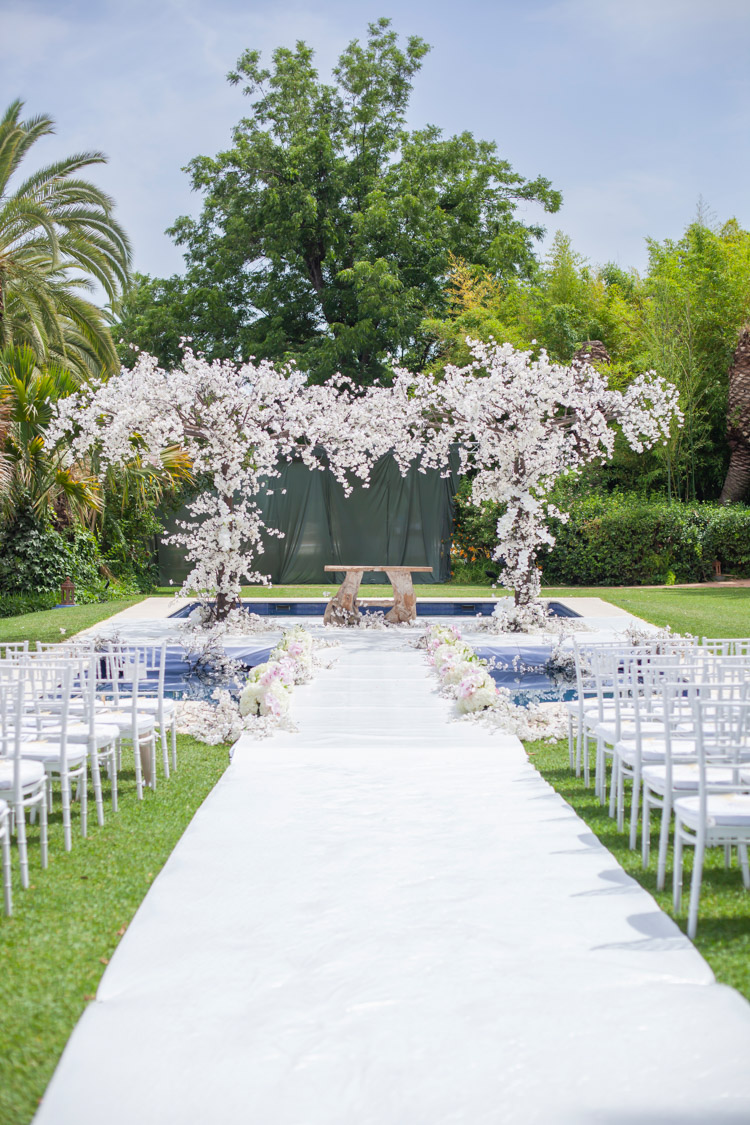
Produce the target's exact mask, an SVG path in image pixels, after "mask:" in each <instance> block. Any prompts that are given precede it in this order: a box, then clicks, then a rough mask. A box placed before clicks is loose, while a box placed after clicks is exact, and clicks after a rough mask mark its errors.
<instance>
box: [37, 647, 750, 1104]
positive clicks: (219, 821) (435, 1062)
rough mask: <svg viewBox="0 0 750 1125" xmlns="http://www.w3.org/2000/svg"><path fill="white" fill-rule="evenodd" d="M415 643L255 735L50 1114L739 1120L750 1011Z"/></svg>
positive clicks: (195, 833) (62, 1075)
mask: <svg viewBox="0 0 750 1125" xmlns="http://www.w3.org/2000/svg"><path fill="white" fill-rule="evenodd" d="M408 640H409V635H408V632H407V633H404V632H401V631H397V632H396V631H389V632H380V633H379V632H371V631H361V630H358V631H353V632H352V633H351V634H345V636H344V648H343V654H342V656H341V658H340V659H339V661H338V664H337V665H336V666H335V667H334V668H333V669H332V670H330V671H325V672H321V673H320V674H319V676H318V678H317V679H316V681H315V683H314V684H313V685H310V686H308V687H305V688H300V689H298V690H297V692H296V693H295V697H294V704H293V710H294V715H295V718H296V720H297V722H298V724H299V728H300V730H299V733H298V734H296V735H280V736H277V737H275V738H273V739H270V740H267V741H264V742H254V741H251V740H249V739H248V740H243V742H242V743H241V744H240V745H239V746H238V749H237V751H236V753H235V758H234V761H233V764H232V766H231V767H230V768H229V770H228V771H227V773H226V774H225V775H224V777H223V778H222V780H221V781H220V782H219V784H218V785H217V787H216V788H215V790H214V791H213V793H212V794H211V795H210V797H209V798H208V800H207V801H206V802H205V804H204V805H203V807H202V808H201V809H200V811H199V812H198V814H197V816H196V817H195V819H194V820H193V822H192V824H191V825H190V827H189V829H188V830H187V832H186V833H185V835H184V837H183V839H182V840H181V842H180V844H179V845H178V847H177V849H176V850H175V852H174V853H173V855H172V857H171V858H170V860H169V862H168V863H167V865H166V866H165V868H164V870H163V871H162V873H161V874H160V875H159V877H158V878H157V879H156V880H155V882H154V884H153V886H152V888H151V890H150V891H149V893H148V895H147V897H146V899H145V901H144V903H143V905H142V907H141V909H140V910H139V911H138V914H137V915H136V918H135V920H134V922H133V923H132V925H131V926H130V928H129V929H128V931H127V933H126V935H125V937H124V938H123V940H122V942H121V944H120V946H119V947H118V949H117V952H116V953H115V955H114V957H113V959H112V962H111V964H110V965H109V967H108V968H107V971H106V973H105V975H104V977H103V979H102V982H101V985H100V988H99V992H98V997H97V1001H96V1002H95V1003H93V1004H91V1005H90V1006H89V1007H88V1009H87V1011H86V1013H85V1014H84V1016H83V1018H82V1020H81V1021H80V1023H79V1025H78V1027H77V1029H76V1031H75V1032H74V1034H73V1036H72V1038H71V1041H70V1043H69V1045H68V1047H67V1049H66V1051H65V1054H64V1055H63V1058H62V1061H61V1063H60V1066H59V1067H58V1070H57V1072H56V1074H55V1076H54V1078H53V1080H52V1083H51V1085H50V1088H49V1090H48V1092H47V1094H46V1096H45V1098H44V1101H43V1103H42V1106H41V1108H40V1110H39V1113H38V1116H37V1119H36V1120H37V1123H38V1125H74V1123H75V1125H101V1123H102V1122H107V1125H132V1123H133V1122H138V1125H171V1123H172V1122H174V1123H175V1125H199V1123H200V1125H206V1123H209V1122H210V1123H212V1125H229V1123H230V1122H231V1123H233V1125H234V1123H241V1125H244V1123H245V1122H247V1123H249V1125H485V1123H486V1125H516V1123H517V1125H537V1123H538V1125H626V1123H628V1125H629V1123H633V1125H636V1123H637V1125H657V1123H658V1125H677V1123H678V1122H679V1123H680V1125H699V1123H700V1125H716V1123H720V1122H721V1123H732V1125H740V1123H741V1122H742V1123H747V1122H748V1121H750V1065H748V1064H749V1063H750V1006H748V1005H747V1004H746V1003H745V1001H744V1000H743V999H742V998H741V997H740V996H739V995H738V994H737V993H735V992H733V991H732V990H731V989H728V988H724V987H722V986H719V985H717V984H716V983H715V982H714V980H713V977H712V974H711V972H710V970H709V969H708V967H707V965H706V964H705V962H704V961H703V960H702V958H701V957H700V956H699V955H698V954H697V952H696V951H695V950H694V948H693V946H692V945H691V944H690V943H689V942H688V941H687V939H686V938H685V937H683V935H682V934H681V933H680V931H679V930H678V929H677V928H676V926H674V924H673V923H672V922H671V921H670V920H669V918H668V917H667V916H666V915H664V914H663V913H662V912H661V911H660V910H659V909H658V908H657V906H656V904H655V903H654V901H653V900H652V899H651V897H650V896H649V895H647V894H646V893H645V892H644V891H643V890H641V889H640V887H639V886H638V885H637V884H636V883H634V882H633V881H632V880H631V879H629V878H628V877H627V876H626V875H625V873H624V872H623V871H622V869H621V868H620V867H619V866H618V865H617V863H616V862H615V860H614V859H613V858H612V856H611V855H610V854H609V853H608V852H607V851H606V850H605V849H604V848H603V847H602V846H601V845H600V844H599V843H598V841H597V840H596V838H595V837H594V836H593V835H592V834H591V832H590V831H589V830H588V829H587V828H586V826H585V824H583V822H582V821H580V820H579V819H578V818H577V817H576V816H575V814H574V813H573V812H572V810H571V809H570V808H569V807H568V806H567V805H566V804H565V803H564V802H563V801H562V800H561V799H560V798H559V797H558V796H557V795H556V794H555V793H554V791H553V790H551V789H550V788H549V787H548V786H547V785H546V783H545V782H544V781H543V780H542V779H541V778H540V777H539V775H538V774H537V773H536V771H535V770H534V769H533V768H532V767H531V766H530V765H529V764H528V762H527V760H526V758H525V755H524V753H523V750H522V747H521V746H520V744H519V743H518V742H517V741H516V740H515V739H514V738H511V737H502V736H489V735H486V734H483V733H482V732H481V731H480V730H479V729H477V728H475V727H474V726H473V725H471V724H466V723H462V724H453V723H448V722H446V721H445V720H446V717H447V706H448V705H447V704H446V703H445V701H443V700H441V699H440V698H439V697H438V696H436V695H435V693H434V688H433V682H432V679H431V677H430V676H429V675H428V672H427V670H426V666H425V663H424V661H423V659H422V657H421V655H420V654H419V653H417V652H415V651H414V650H413V649H411V648H410V647H409V645H408Z"/></svg>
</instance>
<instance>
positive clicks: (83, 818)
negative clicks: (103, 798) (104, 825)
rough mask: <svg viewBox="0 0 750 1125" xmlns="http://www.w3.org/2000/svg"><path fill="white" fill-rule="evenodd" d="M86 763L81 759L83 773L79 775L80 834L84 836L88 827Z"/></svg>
mask: <svg viewBox="0 0 750 1125" xmlns="http://www.w3.org/2000/svg"><path fill="white" fill-rule="evenodd" d="M86 766H87V763H86V759H85V758H84V760H83V775H82V777H81V835H82V836H86V834H87V832H88V827H89V785H88V777H87V768H86Z"/></svg>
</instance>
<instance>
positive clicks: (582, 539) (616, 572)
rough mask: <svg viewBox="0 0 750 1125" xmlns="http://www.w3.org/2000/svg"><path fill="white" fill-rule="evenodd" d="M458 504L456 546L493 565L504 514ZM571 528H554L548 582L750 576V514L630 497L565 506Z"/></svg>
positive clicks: (460, 499)
mask: <svg viewBox="0 0 750 1125" xmlns="http://www.w3.org/2000/svg"><path fill="white" fill-rule="evenodd" d="M467 496H468V493H467V492H466V491H465V490H462V491H460V492H459V495H458V496H457V500H456V529H457V530H456V533H455V538H454V544H456V543H458V544H459V547H460V551H461V552H463V554H462V555H461V556H460V557H461V558H465V559H466V560H469V561H474V560H476V559H488V558H489V556H490V552H491V551H492V548H493V546H494V542H495V539H494V530H495V523H496V520H497V516H498V514H499V512H498V511H497V510H496V509H495V510H491V506H490V505H483V507H482V509H473V511H469V510H468V509H470V508H472V507H473V506H472V505H470V504H469V503H468V499H467ZM562 507H563V508H567V510H568V511H569V512H570V518H569V520H568V522H567V523H563V522H562V521H560V520H553V521H551V528H552V531H553V533H554V535H555V538H556V543H555V546H554V547H553V548H552V549H551V550H548V551H546V552H545V553H544V554H543V555H542V556H541V559H540V561H541V565H542V572H543V576H544V582H545V583H546V584H547V585H565V586H576V585H578V586H615V585H616V586H639V585H652V584H661V583H664V584H667V585H671V584H672V583H673V582H700V581H703V580H705V579H707V578H710V577H711V575H712V574H713V564H714V559H718V560H719V562H720V563H721V568H722V571H723V572H724V573H725V574H736V575H749V574H750V507H747V506H745V505H739V504H738V505H733V506H731V507H722V506H720V505H719V504H715V503H680V502H678V501H672V502H670V501H667V500H662V499H653V498H647V497H643V496H640V495H632V494H613V495H608V496H602V495H598V494H597V495H591V496H585V497H582V498H578V499H574V500H567V499H566V500H565V501H564V502H563V503H562Z"/></svg>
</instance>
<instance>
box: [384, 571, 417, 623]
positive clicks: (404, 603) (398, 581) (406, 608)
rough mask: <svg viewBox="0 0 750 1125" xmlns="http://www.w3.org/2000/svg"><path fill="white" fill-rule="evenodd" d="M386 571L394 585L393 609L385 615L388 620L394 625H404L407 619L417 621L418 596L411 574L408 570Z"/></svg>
mask: <svg viewBox="0 0 750 1125" xmlns="http://www.w3.org/2000/svg"><path fill="white" fill-rule="evenodd" d="M385 573H386V574H387V576H388V581H389V582H390V584H391V586H393V609H392V610H391V611H390V613H387V614H386V615H385V619H386V621H390V623H391V624H392V625H402V624H403V623H404V622H405V621H415V620H416V617H417V598H416V595H415V593H414V585H413V583H412V580H411V574H409V572H408V571H407V572H406V573H404V571H402V570H401V571H399V570H395V571H391V570H387V569H386V571H385Z"/></svg>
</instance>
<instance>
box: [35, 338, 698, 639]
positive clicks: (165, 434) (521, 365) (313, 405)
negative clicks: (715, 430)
mask: <svg viewBox="0 0 750 1125" xmlns="http://www.w3.org/2000/svg"><path fill="white" fill-rule="evenodd" d="M470 344H471V348H472V352H473V355H474V359H473V361H472V362H471V363H470V364H468V365H467V366H466V367H462V368H459V367H453V366H448V367H446V369H445V371H444V373H442V374H441V376H440V377H438V378H434V377H432V376H427V375H414V374H411V373H410V372H408V371H405V370H401V369H396V371H395V372H394V380H393V384H392V385H391V386H388V387H384V386H374V387H371V388H369V389H368V390H367V391H361V390H359V389H358V388H356V387H354V386H353V385H352V384H351V383H350V382H349V381H348V380H346V379H344V378H342V377H340V376H339V377H337V378H335V379H332V380H330V381H329V382H328V383H326V384H324V385H322V386H310V385H308V384H307V381H306V378H305V376H304V375H303V374H301V373H300V372H299V371H297V370H295V369H294V368H285V369H283V370H277V369H275V368H274V367H273V366H272V365H271V364H270V363H268V362H266V361H264V362H261V363H258V364H254V363H246V364H243V365H241V366H237V365H235V364H233V363H231V362H230V361H215V362H213V363H209V362H208V361H206V360H205V359H203V358H201V357H199V356H195V355H194V354H193V353H192V351H190V350H189V349H188V350H186V352H185V354H184V357H183V362H182V364H181V365H180V367H178V368H176V369H174V370H172V371H164V370H163V369H161V368H159V367H158V365H157V362H156V360H155V359H153V358H152V357H151V356H148V355H145V354H142V355H141V356H140V357H139V359H138V362H137V364H136V366H135V367H134V368H133V369H132V370H130V371H128V370H125V369H123V370H122V371H121V372H120V374H119V375H116V376H114V377H113V378H111V379H110V380H109V381H108V382H106V383H104V384H102V385H100V386H98V387H96V386H95V387H91V388H87V389H85V390H83V391H81V392H80V393H78V394H77V395H72V396H70V397H69V398H66V399H63V400H62V402H61V403H60V404H59V407H58V411H59V413H58V418H57V422H56V424H55V426H54V427H51V428H50V433H49V440H50V441H55V440H57V439H59V437H61V436H62V435H65V436H66V437H67V438H68V440H69V448H70V456H71V457H76V456H79V457H82V456H85V455H86V454H87V453H88V452H89V451H90V450H91V449H93V448H95V449H96V450H97V452H98V463H99V464H100V465H101V466H102V469H106V467H107V466H108V465H111V464H115V465H117V464H123V463H125V462H128V461H131V460H132V458H133V456H134V454H137V455H138V456H140V458H141V460H142V461H148V460H149V459H152V460H153V461H154V463H155V464H156V463H157V462H159V461H160V458H161V455H162V453H163V451H164V450H165V449H169V448H174V447H179V448H182V449H184V450H185V452H186V453H187V455H188V456H189V458H190V461H191V463H192V468H193V472H194V474H195V476H196V477H197V478H199V479H200V480H205V481H206V482H207V483H208V487H206V488H205V489H204V490H203V491H202V492H201V493H199V494H198V495H197V496H196V497H195V498H194V499H193V500H192V501H191V502H190V503H189V505H188V511H189V519H188V520H186V521H185V522H184V523H183V524H182V525H181V527H180V528H179V530H178V531H177V533H176V534H175V535H174V536H173V541H176V542H177V543H179V544H180V545H182V546H183V547H184V548H185V553H186V557H187V559H188V560H189V561H190V562H191V563H192V570H191V572H190V574H189V575H188V578H187V579H186V581H185V583H184V586H183V591H184V592H185V593H189V594H197V595H198V596H199V597H200V598H201V600H202V601H203V603H204V605H205V606H206V609H207V612H208V615H209V616H210V617H211V618H213V619H214V620H219V621H223V620H226V619H227V618H228V617H229V615H230V614H231V611H232V609H233V608H234V607H235V606H236V605H237V604H238V602H239V596H240V588H241V582H242V579H243V578H244V579H245V580H247V581H250V582H263V581H266V580H267V579H266V576H265V575H264V574H263V573H262V571H261V570H260V569H257V563H258V558H257V556H258V550H259V545H260V540H261V533H262V532H263V530H266V531H269V532H271V533H275V534H282V532H280V531H275V530H274V529H272V528H264V524H263V521H262V519H261V513H260V510H259V508H258V505H257V503H256V500H255V497H257V495H258V494H259V492H260V490H261V488H264V487H267V483H268V481H269V480H272V479H273V478H274V477H275V476H278V464H279V461H280V460H281V459H283V458H287V459H291V458H292V456H299V457H301V458H302V460H303V461H304V463H305V464H306V465H307V466H308V467H309V468H311V469H315V468H321V467H322V466H323V464H324V463H325V464H326V465H327V466H328V467H330V468H331V470H332V471H333V472H334V474H335V475H336V477H337V479H338V480H340V481H341V483H342V484H343V485H344V487H345V489H348V488H349V481H348V479H347V473H353V474H354V475H355V476H357V477H359V478H360V479H361V480H363V481H365V482H366V481H367V480H368V478H369V473H370V469H371V467H372V465H373V463H374V461H375V460H376V459H377V458H378V457H380V456H382V455H384V454H385V453H389V452H390V453H391V454H393V455H394V457H395V458H396V461H397V463H398V465H399V468H400V469H401V471H402V473H405V472H406V470H407V468H408V467H409V465H410V464H414V463H417V464H418V465H419V468H420V470H421V471H424V470H425V469H426V468H428V467H429V468H439V469H442V470H444V469H445V466H446V465H447V464H448V462H449V457H450V452H451V448H452V447H454V446H458V448H459V450H460V453H461V470H462V471H463V472H468V471H469V470H471V471H472V473H473V500H474V502H475V503H477V504H479V503H481V502H482V501H483V500H494V501H499V502H501V503H503V504H504V505H505V512H504V514H503V516H502V517H501V518H500V520H499V521H498V525H497V536H498V545H497V548H496V550H495V558H496V559H497V560H498V561H499V562H500V563H501V565H502V567H503V568H504V576H503V580H504V582H505V583H506V584H507V585H508V586H512V587H513V588H514V589H515V595H516V603H517V605H518V606H527V605H531V604H533V603H534V602H535V600H536V599H537V597H538V594H539V590H540V580H539V572H538V570H537V566H536V560H537V557H538V553H539V550H540V548H541V547H542V546H543V545H544V544H550V545H551V544H552V542H553V538H552V535H551V533H550V531H549V529H548V527H547V518H548V516H550V515H557V516H559V517H560V518H563V519H564V518H565V515H564V513H561V512H558V511H557V510H556V509H555V508H554V507H553V505H552V504H551V502H550V500H549V492H550V489H551V487H552V485H553V484H554V482H555V480H557V478H558V477H559V476H561V475H562V474H563V473H569V472H575V471H576V470H579V469H581V468H582V467H583V466H584V465H585V464H587V463H589V462H591V461H594V460H597V459H601V460H606V459H607V458H609V457H611V455H612V450H613V447H614V441H615V429H614V426H613V423H618V424H619V427H620V429H621V431H622V433H623V434H624V436H625V437H626V439H627V441H628V442H629V444H630V445H631V447H632V448H633V449H636V450H641V449H645V448H647V447H649V446H651V445H654V444H655V443H656V442H658V441H663V440H665V439H666V437H667V436H668V434H669V428H670V425H671V424H672V421H673V420H674V419H677V420H679V419H680V417H681V416H680V412H679V408H678V406H677V392H676V390H675V388H674V387H672V386H670V385H669V384H667V383H665V382H664V381H663V380H661V379H660V378H658V377H657V376H656V375H655V374H654V373H653V372H650V373H648V374H646V375H642V376H639V377H638V378H637V379H635V380H634V381H633V382H632V383H631V385H630V386H629V387H628V388H627V390H626V391H624V392H620V391H613V390H610V389H609V387H608V386H607V382H606V380H605V379H604V378H603V377H602V376H601V375H600V374H599V373H598V372H597V371H595V370H594V369H593V368H592V367H588V366H585V365H573V366H571V367H564V366H561V365H559V364H555V363H552V362H551V361H550V360H549V359H548V357H547V355H546V354H545V353H544V352H542V353H541V355H540V356H539V358H538V359H533V358H532V356H531V354H530V353H529V352H518V351H515V350H514V349H513V348H512V347H511V346H510V345H509V344H506V345H503V346H500V345H497V344H494V343H492V344H481V343H477V342H471V341H470Z"/></svg>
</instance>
